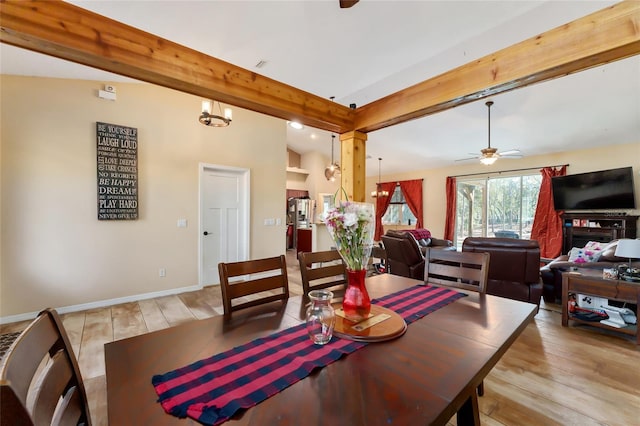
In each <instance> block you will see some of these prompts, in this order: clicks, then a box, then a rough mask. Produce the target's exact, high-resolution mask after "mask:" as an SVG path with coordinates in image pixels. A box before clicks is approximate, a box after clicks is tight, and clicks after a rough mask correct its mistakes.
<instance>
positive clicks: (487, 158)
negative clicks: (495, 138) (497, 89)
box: [456, 101, 521, 166]
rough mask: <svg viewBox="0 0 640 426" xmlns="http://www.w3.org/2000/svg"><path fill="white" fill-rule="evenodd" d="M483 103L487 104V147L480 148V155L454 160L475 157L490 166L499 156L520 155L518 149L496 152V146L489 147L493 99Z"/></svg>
mask: <svg viewBox="0 0 640 426" xmlns="http://www.w3.org/2000/svg"><path fill="white" fill-rule="evenodd" d="M485 105H486V106H487V122H488V127H487V129H488V131H487V147H486V148H484V149H481V150H480V153H481V155H480V156H479V157H472V158H461V159H459V160H456V161H465V160H472V159H474V158H477V159H479V160H480V162H481V163H482V164H484V165H485V166H490V165H492V164H493V163H495V162H496V160H498V158H501V157H505V156H510V157H521V155H518V154H520V150H517V149H511V150H509V151H505V152H502V153H498V148H492V147H491V105H493V101H487V102H486V103H485Z"/></svg>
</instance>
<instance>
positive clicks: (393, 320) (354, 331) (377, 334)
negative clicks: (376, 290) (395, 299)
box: [333, 303, 407, 342]
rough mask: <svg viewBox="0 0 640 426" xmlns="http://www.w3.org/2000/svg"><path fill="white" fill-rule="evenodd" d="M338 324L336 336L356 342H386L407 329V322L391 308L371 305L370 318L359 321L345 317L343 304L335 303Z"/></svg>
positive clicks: (335, 330) (335, 329) (334, 332)
mask: <svg viewBox="0 0 640 426" xmlns="http://www.w3.org/2000/svg"><path fill="white" fill-rule="evenodd" d="M334 308H335V310H336V325H335V328H334V329H333V334H334V336H337V337H341V338H343V339H349V340H355V341H356V342H384V341H387V340H392V339H395V338H397V337H400V336H402V335H403V334H404V332H405V331H407V323H406V322H404V319H402V317H401V316H400V315H398V314H397V313H395V312H394V311H392V310H391V309H387V308H383V307H382V306H377V305H371V313H370V314H369V318H367V319H364V320H362V321H359V322H353V321H349V320H348V319H346V318H345V317H344V312H343V311H342V305H341V304H339V303H338V304H336V305H334Z"/></svg>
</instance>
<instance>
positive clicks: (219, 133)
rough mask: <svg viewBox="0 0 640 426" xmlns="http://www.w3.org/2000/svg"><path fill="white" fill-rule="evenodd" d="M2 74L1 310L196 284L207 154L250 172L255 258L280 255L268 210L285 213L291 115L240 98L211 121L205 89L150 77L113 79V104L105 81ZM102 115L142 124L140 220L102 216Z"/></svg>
mask: <svg viewBox="0 0 640 426" xmlns="http://www.w3.org/2000/svg"><path fill="white" fill-rule="evenodd" d="M0 83H1V87H2V93H1V106H2V110H1V124H2V128H1V140H0V153H1V157H0V159H1V180H0V183H1V185H2V186H1V189H2V191H1V197H0V202H1V216H0V219H1V237H0V239H1V244H0V250H1V254H2V259H1V268H2V269H1V274H0V299H1V300H0V320H3V321H5V320H7V317H12V316H13V317H12V318H13V319H15V316H19V314H28V313H36V312H37V311H38V310H40V309H42V308H44V307H47V306H51V307H55V308H64V307H69V306H76V305H85V307H86V305H87V304H91V303H97V302H100V301H109V300H114V299H122V298H127V297H132V296H136V295H143V294H150V293H156V294H157V293H159V292H160V293H162V292H171V291H174V290H175V289H180V288H188V287H192V286H197V285H198V239H199V230H198V220H199V214H198V210H199V205H198V202H199V201H198V170H199V163H208V164H221V165H226V166H234V167H241V168H248V169H250V170H251V200H250V202H251V219H250V220H251V229H250V236H251V244H250V256H251V257H254V258H255V257H264V256H271V255H277V254H281V253H284V251H285V233H284V229H285V228H284V226H281V227H277V226H264V219H265V218H280V219H281V220H282V222H283V223H285V222H286V220H285V210H284V208H283V206H284V205H285V186H286V172H285V168H286V163H287V152H286V128H285V121H283V120H279V119H275V118H271V117H268V116H266V115H262V114H256V113H253V112H250V111H246V110H241V109H238V108H234V111H233V123H232V124H231V126H229V127H227V128H221V129H219V128H209V127H205V126H203V125H201V124H200V123H198V120H197V116H198V114H199V111H200V105H201V99H199V98H197V97H194V96H191V95H187V94H184V93H180V92H176V91H173V90H168V89H165V88H160V87H157V86H153V85H149V84H124V83H114V85H115V86H116V88H117V101H115V102H111V101H106V100H103V99H99V98H98V97H97V91H98V89H102V87H103V83H104V82H93V81H76V80H64V79H43V78H29V77H16V76H6V75H3V76H2V77H1V80H0ZM96 121H101V122H107V123H113V124H119V125H124V126H130V127H136V128H137V129H138V132H139V135H138V144H139V148H138V163H139V166H138V186H139V200H138V201H139V216H140V218H139V220H136V221H98V220H97V218H96V216H97V213H96V210H97V209H96V197H97V195H96V141H95V137H96V136H95V132H96V130H95V126H96V124H95V123H96ZM178 219H187V221H188V227H187V228H178V227H177V223H176V222H177V220H178ZM159 268H166V271H167V275H166V277H165V278H160V277H159V274H158V270H159ZM10 319H11V318H10Z"/></svg>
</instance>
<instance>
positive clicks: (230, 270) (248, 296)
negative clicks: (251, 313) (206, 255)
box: [218, 255, 289, 316]
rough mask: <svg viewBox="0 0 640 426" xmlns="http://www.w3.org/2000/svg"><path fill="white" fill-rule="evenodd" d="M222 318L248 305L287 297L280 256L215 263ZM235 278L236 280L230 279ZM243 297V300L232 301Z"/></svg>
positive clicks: (285, 268)
mask: <svg viewBox="0 0 640 426" xmlns="http://www.w3.org/2000/svg"><path fill="white" fill-rule="evenodd" d="M218 273H219V274H220V286H221V287H222V304H223V307H224V315H225V316H230V315H231V313H232V312H235V311H238V310H240V309H245V308H249V307H252V306H257V305H261V304H264V303H270V302H273V301H277V300H287V299H288V298H289V280H288V277H287V262H286V259H285V257H284V255H280V256H276V257H269V258H264V259H256V260H246V261H242V262H231V263H219V264H218ZM233 278H235V279H236V280H231V279H233ZM240 298H243V299H244V301H243V300H236V303H235V304H234V300H235V299H240Z"/></svg>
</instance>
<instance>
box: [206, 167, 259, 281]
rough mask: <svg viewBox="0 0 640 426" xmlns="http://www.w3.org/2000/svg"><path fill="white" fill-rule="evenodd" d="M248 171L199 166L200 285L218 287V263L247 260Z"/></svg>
mask: <svg viewBox="0 0 640 426" xmlns="http://www.w3.org/2000/svg"><path fill="white" fill-rule="evenodd" d="M249 182H250V172H249V170H248V169H239V168H233V167H225V166H216V165H205V164H201V165H200V285H209V284H220V277H219V275H218V263H220V262H236V261H239V260H246V259H248V252H249V193H250V188H249Z"/></svg>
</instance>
